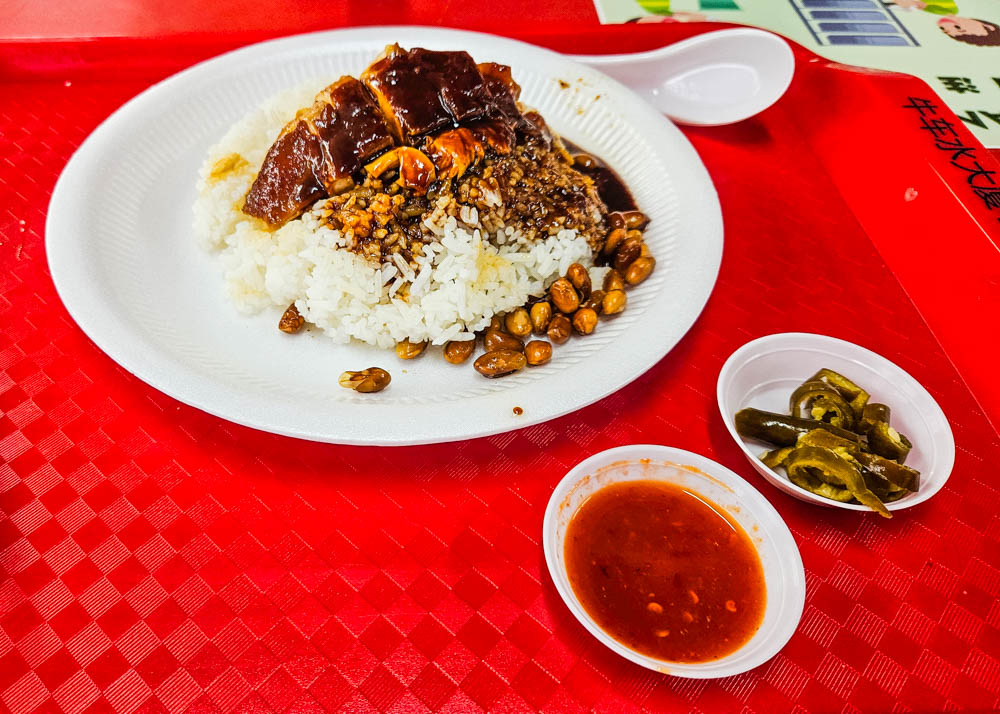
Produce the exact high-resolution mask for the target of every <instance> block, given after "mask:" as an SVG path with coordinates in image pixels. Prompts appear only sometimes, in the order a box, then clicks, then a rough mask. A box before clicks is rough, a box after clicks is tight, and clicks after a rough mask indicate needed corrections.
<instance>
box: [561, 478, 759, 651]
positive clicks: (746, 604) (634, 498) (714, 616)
mask: <svg viewBox="0 0 1000 714" xmlns="http://www.w3.org/2000/svg"><path fill="white" fill-rule="evenodd" d="M564 557H565V561H566V571H567V575H568V576H569V582H570V585H571V586H572V588H573V592H574V593H575V594H576V597H577V599H578V600H579V601H580V604H581V605H583V609H584V610H586V611H587V613H588V614H589V615H590V616H591V618H593V620H594V621H595V622H596V623H597V624H598V626H600V628H601V629H602V630H604V631H605V632H606V633H608V634H609V635H611V637H613V638H614V639H616V640H618V641H619V642H621V643H622V644H624V645H625V646H627V647H629V648H631V649H633V650H635V651H637V652H640V653H642V654H644V655H647V656H649V657H654V658H656V659H661V660H666V661H669V662H687V663H691V662H708V661H711V660H715V659H719V658H721V657H725V656H726V655H728V654H730V653H732V652H734V651H735V650H737V649H739V648H740V647H741V646H742V645H744V644H745V643H746V642H747V641H748V640H749V639H750V638H751V637H752V636H753V634H754V633H755V632H756V631H757V629H758V628H759V627H760V624H761V621H762V620H763V618H764V605H765V603H766V600H767V592H766V589H765V586H764V571H763V568H762V567H761V564H760V556H758V555H757V550H756V548H754V545H753V543H752V542H751V540H750V538H749V537H748V536H747V534H746V532H745V531H744V530H743V529H742V528H741V527H740V526H739V524H737V523H735V522H734V521H733V520H732V519H730V518H729V517H728V516H726V515H725V513H724V511H723V510H722V509H721V508H719V507H718V506H716V505H715V504H713V503H712V502H711V501H709V500H707V499H706V498H704V497H702V496H700V495H698V494H695V493H693V492H691V491H689V490H687V489H684V488H681V487H680V486H675V485H673V484H669V483H664V482H662V481H625V482H621V483H616V484H612V485H610V486H606V487H604V488H602V489H601V490H599V491H597V492H596V493H594V494H593V495H592V496H590V498H588V499H587V500H586V501H584V503H583V505H581V506H580V507H579V508H578V509H577V511H576V513H575V514H574V515H573V518H572V519H571V520H570V523H569V526H568V527H567V529H566V540H565V544H564Z"/></svg>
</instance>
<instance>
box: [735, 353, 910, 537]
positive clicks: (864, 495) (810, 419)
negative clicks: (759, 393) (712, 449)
mask: <svg viewBox="0 0 1000 714" xmlns="http://www.w3.org/2000/svg"><path fill="white" fill-rule="evenodd" d="M788 408H789V412H790V414H776V413H772V412H766V411H761V410H760V409H752V408H747V409H741V410H740V411H739V412H737V413H736V416H735V419H734V421H735V423H736V431H737V432H738V433H739V435H740V436H742V437H744V438H747V439H755V440H757V441H763V442H765V443H768V444H771V445H773V446H776V447H778V448H776V449H774V450H772V451H768V452H766V453H764V454H762V455H761V456H760V460H761V461H762V462H763V463H764V465H765V466H767V467H768V468H771V469H777V468H784V469H785V472H786V473H787V474H788V480H789V481H791V482H792V483H794V484H795V485H796V486H798V487H800V488H802V489H805V490H806V491H809V492H810V493H814V494H816V495H817V496H822V497H823V498H827V499H830V500H832V501H838V502H841V503H860V504H862V505H865V506H868V507H869V508H871V509H872V510H873V511H875V512H877V513H879V514H880V515H882V516H884V517H885V518H892V514H891V513H890V512H889V510H888V509H887V508H886V507H885V504H886V503H891V502H892V501H896V500H898V499H900V498H902V497H903V496H906V495H907V494H909V493H915V492H916V491H917V490H918V489H919V488H920V472H919V471H917V470H916V469H913V468H910V467H909V466H905V465H904V464H903V462H904V461H905V460H906V457H907V456H908V455H909V453H910V450H911V449H912V448H913V444H912V443H911V442H910V440H909V439H908V438H907V437H906V436H905V435H903V434H901V433H899V432H898V431H897V430H896V429H894V428H893V427H892V426H891V425H890V423H889V420H890V416H891V410H890V409H889V407H888V406H887V405H885V404H880V403H877V402H872V401H870V395H869V394H868V392H867V391H865V390H864V389H863V388H862V387H860V386H859V385H857V384H856V383H854V382H853V381H851V380H850V379H848V378H847V377H845V376H844V375H842V374H840V373H838V372H834V371H833V370H831V369H821V370H819V371H818V372H816V374H814V375H813V376H811V377H810V378H809V379H807V380H806V381H805V382H803V383H802V384H800V385H799V386H798V387H797V388H796V389H795V390H794V391H793V392H792V393H791V395H790V396H789V402H788Z"/></svg>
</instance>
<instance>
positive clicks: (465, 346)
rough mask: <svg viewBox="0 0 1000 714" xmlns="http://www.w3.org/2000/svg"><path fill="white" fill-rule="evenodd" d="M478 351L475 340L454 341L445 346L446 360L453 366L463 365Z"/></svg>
mask: <svg viewBox="0 0 1000 714" xmlns="http://www.w3.org/2000/svg"><path fill="white" fill-rule="evenodd" d="M475 351H476V341H475V340H462V341H458V340H452V341H451V342H446V343H445V345H444V358H445V359H446V360H448V361H449V362H451V363H452V364H462V362H464V361H465V360H467V359H469V357H471V356H472V353H473V352H475Z"/></svg>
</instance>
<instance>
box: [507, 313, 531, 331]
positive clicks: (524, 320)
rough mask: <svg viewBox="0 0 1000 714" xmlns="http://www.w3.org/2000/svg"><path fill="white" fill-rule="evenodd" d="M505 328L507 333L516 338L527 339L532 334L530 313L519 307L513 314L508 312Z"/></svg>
mask: <svg viewBox="0 0 1000 714" xmlns="http://www.w3.org/2000/svg"><path fill="white" fill-rule="evenodd" d="M504 326H505V327H506V328H507V332H509V333H510V334H512V335H514V336H515V337H526V336H528V335H530V334H531V318H530V317H528V311H527V310H525V309H524V308H523V307H519V308H517V309H516V310H514V311H513V312H508V313H507V316H506V317H505V318H504Z"/></svg>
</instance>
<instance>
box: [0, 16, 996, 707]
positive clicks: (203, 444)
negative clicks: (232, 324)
mask: <svg viewBox="0 0 1000 714" xmlns="http://www.w3.org/2000/svg"><path fill="white" fill-rule="evenodd" d="M664 32H667V31H666V30H665V31H664ZM644 36H645V35H644ZM607 37H608V36H607V35H603V34H602V35H597V34H596V33H595V34H594V35H593V37H587V36H586V35H584V36H583V37H581V38H580V42H581V43H582V44H584V45H586V44H588V42H591V41H592V43H591V44H600V43H601V42H603V43H604V47H605V49H606V50H608V51H610V50H614V49H617V50H618V51H626V50H629V49H635V48H636V47H635V43H634V42H630V41H628V40H627V38H626V37H625V36H623V35H618V36H617V38H618V39H617V42H618V43H619V44H618V45H617V46H611V45H612V44H614V43H609V42H608V41H607V39H606V38H607ZM664 37H666V35H664ZM601 38H604V40H602V39H601ZM536 39H539V38H536ZM550 39H551V42H550V44H553V45H559V44H560V43H565V42H566V37H561V38H559V37H557V38H554V39H553V38H550ZM562 49H566V48H565V47H562ZM149 81H150V80H149V78H137V77H125V78H122V77H116V76H115V75H113V74H108V75H106V76H104V77H101V78H99V79H98V78H95V79H85V78H84V79H78V80H74V81H72V82H71V83H70V85H69V86H66V85H65V84H64V83H63V82H55V81H41V80H39V81H25V82H22V83H20V84H15V83H12V82H8V83H6V84H5V85H4V88H5V97H4V100H3V103H2V104H0V137H2V139H0V147H2V153H0V186H3V187H4V191H5V198H4V204H5V205H4V206H3V212H2V214H0V229H2V236H3V238H2V240H3V245H2V246H0V261H2V265H3V268H4V270H3V271H2V272H0V512H2V514H3V517H2V519H0V709H2V710H3V711H10V712H15V713H17V714H21V713H22V712H25V713H26V712H36V711H38V712H41V711H68V712H71V713H74V714H75V713H77V712H101V711H114V712H123V713H126V714H130V713H131V712H134V711H143V712H145V711H150V712H152V711H192V712H196V711H206V712H208V711H213V712H214V711H218V712H233V711H278V712H285V711H289V712H291V711H295V712H299V711H321V710H327V711H334V710H338V709H343V710H346V711H406V712H411V711H412V712H417V711H425V710H428V709H430V710H448V711H478V710H488V711H523V710H527V709H542V710H546V711H557V712H574V711H585V710H591V709H592V710H596V711H632V710H638V709H646V710H666V709H680V710H696V711H715V710H743V711H754V712H771V711H782V710H790V709H793V708H798V709H799V710H809V711H859V710H861V711H890V710H941V709H946V708H948V709H954V708H968V709H981V710H983V709H993V708H996V707H997V706H998V705H1000V601H998V595H1000V518H998V515H997V506H998V504H1000V498H998V495H1000V493H998V490H997V488H996V481H995V478H994V464H996V463H997V462H998V461H1000V444H998V439H997V434H996V433H995V432H994V431H993V430H992V429H991V428H990V426H989V424H988V422H987V421H986V419H985V418H984V415H983V414H982V412H981V411H980V410H979V408H978V406H977V405H976V403H975V400H974V399H973V398H972V396H971V394H970V392H969V391H968V389H967V387H966V386H965V384H964V383H963V381H962V379H961V378H960V376H959V375H958V373H957V372H956V371H955V369H954V367H953V366H952V364H951V362H950V361H949V360H948V359H947V357H946V356H945V354H944V353H943V351H942V349H941V347H940V345H939V344H938V342H937V341H936V340H935V338H934V336H933V334H932V333H931V332H930V331H929V330H928V328H927V327H926V325H925V324H924V323H923V321H922V319H921V317H920V314H919V313H918V312H917V311H916V310H915V309H914V307H913V305H912V303H911V302H910V301H909V299H908V298H907V296H906V294H905V292H904V291H903V290H902V289H901V287H900V285H899V283H898V282H897V280H896V279H895V277H894V276H893V274H892V272H891V271H890V270H888V269H887V267H886V264H885V263H884V262H883V260H882V258H881V257H880V256H879V254H878V252H877V251H876V250H875V248H874V247H873V245H872V242H871V240H870V239H869V238H868V236H867V235H866V233H865V231H864V230H863V229H862V227H861V225H859V223H858V219H857V218H855V212H857V211H858V210H859V209H858V207H857V206H856V205H855V204H853V203H852V204H851V205H850V206H849V205H848V204H847V203H845V202H844V199H843V198H842V197H841V194H840V192H839V190H838V186H837V184H835V183H834V181H835V179H836V178H837V176H838V174H837V167H836V165H835V163H831V160H830V158H829V148H828V147H823V146H822V139H821V138H818V137H819V136H820V134H818V133H817V131H826V130H829V129H830V126H831V125H836V124H837V123H838V122H839V123H841V124H843V125H845V126H848V127H853V131H855V132H857V133H858V135H861V136H865V135H867V136H872V135H873V134H874V130H873V128H872V127H870V126H866V125H865V124H864V123H862V122H861V121H860V120H861V119H862V118H864V117H865V116H866V115H867V113H868V112H869V111H871V108H872V106H882V107H883V108H886V107H895V108H897V110H899V111H904V110H900V109H899V107H901V106H902V104H903V103H904V102H905V101H906V98H907V97H908V96H914V95H920V96H927V90H926V87H924V86H923V85H922V84H921V83H919V82H915V81H914V80H909V79H906V78H902V77H894V78H886V77H881V76H874V75H863V76H857V75H852V74H849V73H846V72H841V71H836V70H831V69H829V68H827V67H826V66H825V63H820V62H812V63H810V62H806V63H804V64H800V68H799V73H798V75H797V77H796V80H795V84H794V86H793V88H792V91H791V92H790V94H789V96H788V98H787V99H786V100H785V101H783V102H782V103H781V104H779V105H778V106H776V107H774V108H772V109H771V110H769V111H767V112H765V113H764V114H762V115H761V116H759V117H757V118H756V119H754V120H752V121H749V122H745V123H743V124H740V125H737V126H732V127H725V128H714V129H690V130H686V133H687V135H688V136H689V138H690V139H691V140H692V142H693V143H694V145H695V147H696V148H697V149H698V151H699V153H700V154H701V156H702V158H703V159H704V161H705V163H706V165H707V166H708V169H709V171H710V172H711V174H712V177H713V179H714V181H715V183H716V186H717V188H718V190H719V194H720V199H721V202H722V206H723V213H724V218H725V222H726V247H725V255H724V258H723V264H722V270H721V274H720V276H719V281H718V283H717V285H716V288H715V291H714V293H713V295H712V297H711V299H710V300H709V303H708V305H707V307H706V309H705V311H704V313H703V314H702V316H701V317H700V318H699V320H698V322H697V323H696V325H695V326H694V327H693V328H692V330H691V332H690V333H689V334H688V335H687V336H686V337H685V338H684V339H683V340H682V341H681V343H680V344H679V345H678V346H677V348H676V349H675V350H674V351H672V352H671V353H670V355H668V356H667V357H666V358H664V359H663V360H662V361H661V362H660V363H659V364H658V365H656V366H655V367H654V368H653V369H652V370H650V371H649V372H648V373H646V374H645V375H643V376H642V377H640V378H639V379H638V380H636V381H635V382H634V383H633V384H631V385H629V386H628V387H626V388H624V389H622V390H621V391H619V392H618V393H616V394H614V395H612V396H611V397H608V398H607V399H605V400H602V401H601V402H598V403H597V404H594V405H592V406H590V407H588V408H586V409H583V410H580V411H578V412H576V413H574V414H571V415H568V416H566V417H563V418H561V419H558V420H555V421H552V422H549V423H547V424H542V425H539V426H535V427H530V428H527V429H524V430H520V431H516V432H512V433H509V434H503V435H498V436H495V437H489V438H485V439H477V440H473V441H466V442H459V443H455V444H444V445H436V446H425V447H407V448H399V449H377V448H359V447H339V446H330V445H321V444H312V443H306V442H300V441H296V440H291V439H287V438H282V437H278V436H272V435H269V434H263V433H260V432H256V431H253V430H250V429H246V428H243V427H239V426H235V425H232V424H228V423H225V422H221V421H219V420H218V419H216V418H214V417H211V416H209V415H207V414H204V413H202V412H199V411H197V410H194V409H192V408H189V407H187V406H185V405H183V404H180V403H178V402H176V401H174V400H172V399H170V398H169V397H166V396H164V395H162V394H159V393H158V392H156V391H154V390H152V389H151V388H149V387H147V386H146V385H145V384H143V383H142V382H140V381H138V380H137V379H136V378H134V377H132V376H131V375H129V374H127V373H126V372H124V371H123V370H122V369H120V368H119V367H117V366H116V365H115V364H114V363H113V362H111V361H110V360H109V359H108V358H107V357H105V356H104V355H103V354H102V353H101V352H100V351H99V350H97V349H96V347H94V345H93V344H92V343H90V342H89V340H88V339H87V338H86V337H85V336H84V335H83V334H82V333H81V332H80V330H79V329H78V328H77V327H76V326H75V325H74V324H73V323H72V321H71V320H70V319H69V317H68V315H67V313H66V312H65V310H64V308H63V307H62V305H61V303H60V302H59V299H58V297H57V296H56V294H55V292H54V289H53V287H52V284H51V281H50V278H49V276H48V272H47V268H46V264H45V257H44V246H43V229H42V226H43V224H44V218H45V211H46V207H47V202H48V197H49V195H50V192H51V189H52V186H53V184H54V182H55V179H56V177H57V176H58V174H59V172H60V170H61V169H62V166H63V164H64V163H65V161H66V159H67V158H68V157H69V155H70V154H71V153H72V151H73V149H74V148H75V147H76V146H77V145H79V143H80V142H81V141H82V140H83V139H84V138H85V137H86V135H87V133H88V132H89V131H90V130H92V129H93V127H94V126H96V125H97V123H99V121H100V120H101V119H103V118H104V117H105V116H107V115H108V114H109V113H110V112H111V111H113V110H114V109H115V108H116V107H117V106H119V105H120V104H121V103H122V102H123V101H125V100H126V99H128V98H129V97H131V96H133V95H134V94H135V93H136V92H138V91H139V90H141V89H142V88H144V87H145V86H147V85H148V84H149ZM816 92H822V93H824V96H827V97H836V99H837V101H836V102H834V103H832V104H831V105H830V106H828V107H827V109H826V111H828V112H829V114H830V122H827V123H825V124H824V125H823V127H821V128H820V129H819V130H816V131H813V130H810V129H809V127H808V125H807V124H806V123H804V122H803V121H802V115H803V113H807V112H814V111H815V106H816V105H815V96H816ZM903 116H909V115H907V114H905V112H904V114H903ZM946 116H950V115H946ZM903 134H905V132H903V133H901V134H899V135H897V142H898V143H897V144H895V145H893V144H891V143H889V144H885V146H886V147H887V148H886V149H885V150H886V151H887V152H889V153H893V152H894V155H895V154H898V153H899V149H900V147H901V146H902V147H906V151H908V152H912V154H913V156H914V161H915V162H923V163H924V164H927V165H933V164H934V162H935V161H937V160H938V158H939V157H937V156H936V154H934V148H933V144H923V145H921V144H919V142H918V140H923V138H924V135H923V134H921V133H920V132H919V131H918V130H916V129H914V131H913V132H911V134H912V135H905V136H904V135H903ZM891 139H892V137H889V138H885V137H880V141H883V142H891ZM907 142H909V143H907ZM920 146H924V147H926V148H925V149H923V153H922V154H921V149H920V148H919V147H920ZM885 171H886V180H887V181H899V180H902V181H905V180H906V178H907V177H902V178H900V177H898V176H895V175H894V174H892V168H891V167H888V168H885ZM7 196H9V198H8V197H7ZM787 330H803V331H819V332H824V333H827V334H831V335H834V336H837V337H841V338H844V339H847V340H851V341H853V342H857V343H859V344H862V345H864V346H866V347H869V348H871V349H873V350H875V351H877V352H880V353H881V354H884V355H885V356H887V357H888V358H890V359H892V360H893V361H895V362H897V363H898V364H899V365H900V366H902V367H903V368H904V369H906V370H907V371H909V372H910V373H911V374H913V375H914V376H915V377H916V378H917V379H918V380H920V381H921V382H922V383H923V384H924V385H925V386H926V387H927V388H928V390H929V391H930V392H931V393H932V394H933V395H934V397H935V398H936V399H937V400H938V401H939V403H940V404H941V406H942V408H943V409H944V411H945V413H946V414H947V415H948V416H949V418H950V420H951V423H952V426H953V429H954V432H955V439H956V443H957V453H956V462H955V469H954V472H953V474H952V477H951V479H950V481H949V482H948V484H947V485H946V487H945V488H944V489H943V490H942V491H941V492H940V493H939V494H938V495H937V496H936V497H935V498H934V499H932V500H931V501H929V502H927V503H925V504H922V505H921V506H918V507H915V508H913V509H910V510H907V511H904V512H900V513H898V514H897V516H896V517H895V518H894V519H892V520H891V521H886V520H883V519H880V518H878V517H877V516H874V515H871V514H858V513H854V512H843V511H837V510H833V509H823V508H818V507H815V506H811V505H807V504H804V503H802V502H799V501H796V500H794V499H792V498H790V497H788V496H785V495H784V494H782V493H780V492H778V491H777V490H775V489H774V488H773V487H770V486H769V485H768V484H766V483H765V482H764V481H763V480H762V479H761V478H760V477H759V476H758V475H757V474H756V473H755V472H754V471H753V469H752V467H751V466H750V465H749V464H748V463H747V462H746V461H745V459H744V458H743V456H742V453H741V452H740V451H739V449H738V448H737V447H736V445H735V444H734V443H733V442H732V440H731V438H730V437H729V435H728V433H727V432H726V430H725V427H724V426H723V423H722V420H721V418H720V416H719V414H718V412H717V409H716V406H715V397H714V391H715V390H714V388H715V380H716V376H717V374H718V370H719V368H720V366H721V364H722V362H723V361H724V360H725V358H726V357H727V356H728V355H729V354H730V353H731V352H732V351H733V350H734V349H736V348H737V347H738V346H739V345H741V344H743V343H744V342H746V341H747V340H750V339H753V338H755V337H758V336H761V335H764V334H768V333H771V332H779V331H787ZM637 442H651V443H664V444H669V445H673V446H677V447H681V448H686V449H690V450H692V451H697V452H699V453H703V454H706V455H708V456H711V457H713V458H715V459H717V460H718V461H720V462H722V463H724V464H725V465H727V466H729V467H730V468H732V469H734V470H735V471H737V472H738V473H739V474H741V475H742V476H743V477H744V478H746V479H747V480H748V481H749V482H750V483H752V484H753V485H755V486H756V487H758V488H759V489H760V490H761V492H762V493H763V494H764V495H765V496H766V497H767V498H768V499H769V500H770V501H771V502H772V503H773V504H774V505H775V507H776V508H777V509H778V510H779V511H780V513H781V514H782V516H783V517H784V518H785V520H786V522H787V523H788V525H789V527H790V528H791V529H792V532H793V534H794V535H795V538H796V541H797V543H798V544H799V548H800V550H801V553H802V558H803V562H804V564H805V568H806V577H807V601H806V607H805V612H804V615H803V618H802V622H801V623H800V625H799V628H798V630H797V631H796V633H795V635H794V636H793V638H792V639H791V641H790V642H789V643H788V645H787V646H786V647H785V648H784V649H783V650H782V652H781V653H779V654H778V655H777V656H776V657H775V658H774V659H772V660H771V661H770V662H768V663H766V664H764V665H762V666H761V667H758V668H757V669H755V670H753V671H751V672H748V673H746V674H743V675H740V676H737V677H731V678H728V679H724V680H718V681H711V682H709V681H693V680H683V679H677V678H672V677H669V676H664V675H661V674H657V673H654V672H650V671H647V670H644V669H641V668H639V667H637V666H635V665H632V664H630V663H628V662H626V661H624V660H622V659H620V658H618V657H617V656H616V655H614V654H612V653H611V652H610V651H609V650H607V649H605V648H604V647H603V646H601V645H600V644H599V643H597V642H596V640H594V639H593V638H592V637H590V635H588V634H587V633H586V631H585V630H583V628H582V627H581V626H580V625H579V624H578V623H577V622H576V621H575V620H574V619H573V618H572V616H571V615H570V614H569V612H568V610H567V609H566V608H565V607H564V606H563V604H562V602H561V600H560V599H559V596H558V594H557V593H556V591H555V589H554V587H553V585H552V583H551V581H550V579H549V577H548V574H547V572H546V569H545V565H544V560H543V555H542V549H541V544H540V530H541V521H542V513H543V510H544V507H545V504H546V502H547V500H548V497H549V494H550V493H551V490H552V488H553V486H554V485H555V483H556V482H557V481H558V480H559V479H560V478H561V477H562V475H563V474H564V473H565V472H566V471H567V470H568V469H569V468H570V467H571V466H572V465H573V464H575V463H576V462H578V461H579V460H581V459H582V458H584V457H586V456H588V455H590V454H592V453H595V452H597V451H600V450H602V449H605V448H609V447H613V446H617V445H621V444H625V443H637ZM918 446H919V445H918Z"/></svg>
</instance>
